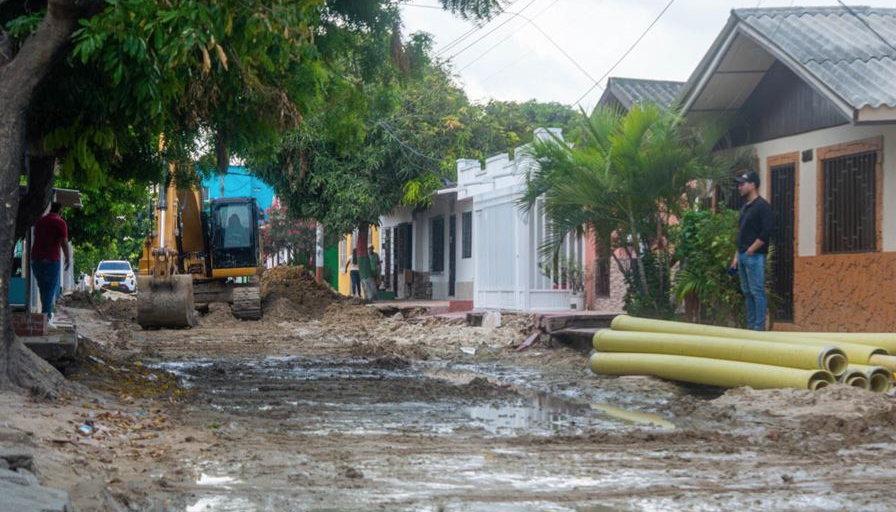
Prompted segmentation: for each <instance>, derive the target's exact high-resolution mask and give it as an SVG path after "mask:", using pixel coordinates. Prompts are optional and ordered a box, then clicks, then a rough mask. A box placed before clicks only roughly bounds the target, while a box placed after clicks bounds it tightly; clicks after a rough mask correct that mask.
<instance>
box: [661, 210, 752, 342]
mask: <svg viewBox="0 0 896 512" xmlns="http://www.w3.org/2000/svg"><path fill="white" fill-rule="evenodd" d="M737 215H738V214H737V212H736V211H734V210H729V209H727V208H723V209H721V210H719V211H718V212H714V211H712V210H697V209H690V210H688V211H687V212H686V213H685V214H684V215H682V217H681V219H680V224H678V225H677V226H675V227H674V228H673V229H672V242H673V245H674V246H675V253H676V256H677V258H678V260H679V261H680V262H681V268H680V269H679V271H678V272H677V273H676V275H675V280H674V286H673V293H674V296H675V299H676V302H677V303H678V304H681V303H684V304H685V305H686V312H687V313H688V314H689V315H691V319H692V320H696V321H699V322H701V323H709V324H714V325H731V326H743V325H744V321H745V318H746V316H745V308H744V300H743V296H742V295H741V293H740V283H739V281H738V278H737V276H729V275H728V274H727V270H728V266H729V265H730V264H731V255H732V253H733V251H734V249H733V248H734V247H736V246H737Z"/></svg>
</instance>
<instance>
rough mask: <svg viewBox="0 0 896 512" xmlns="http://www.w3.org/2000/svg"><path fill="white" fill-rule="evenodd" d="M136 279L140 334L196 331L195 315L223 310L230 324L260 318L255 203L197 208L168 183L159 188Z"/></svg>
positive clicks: (191, 191) (195, 195)
mask: <svg viewBox="0 0 896 512" xmlns="http://www.w3.org/2000/svg"><path fill="white" fill-rule="evenodd" d="M158 195H159V197H158V202H157V203H156V204H155V206H154V208H153V209H152V212H151V215H149V218H148V220H149V230H148V234H147V236H146V238H145V239H144V242H143V256H142V257H141V258H140V270H139V275H138V276H137V323H138V324H140V326H141V327H143V328H144V329H159V328H183V327H191V326H193V325H195V324H196V314H195V311H196V310H197V309H199V310H202V309H207V308H208V305H209V304H210V303H213V302H226V303H229V304H230V308H231V313H232V314H233V316H234V317H236V318H239V319H245V320H258V319H260V318H261V293H260V288H259V276H260V273H261V263H262V255H261V238H260V234H259V229H258V221H259V211H258V206H257V205H256V202H255V198H252V197H235V198H217V199H213V200H211V201H206V200H204V197H203V196H204V195H205V193H204V192H203V191H201V190H199V189H196V188H195V187H184V186H181V187H179V186H177V185H176V184H175V180H174V179H173V177H172V176H171V175H169V176H168V178H167V179H166V183H165V184H164V185H161V186H160V187H159V194H158Z"/></svg>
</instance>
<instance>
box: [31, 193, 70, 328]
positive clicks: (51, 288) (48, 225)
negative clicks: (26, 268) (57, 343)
mask: <svg viewBox="0 0 896 512" xmlns="http://www.w3.org/2000/svg"><path fill="white" fill-rule="evenodd" d="M60 211H62V205H61V204H59V203H53V204H52V205H50V212H49V213H47V214H46V215H44V216H43V217H41V218H40V220H38V221H37V223H36V224H34V244H32V245H31V272H32V273H33V274H34V278H35V280H37V287H38V289H39V290H40V303H41V305H42V307H43V312H44V313H46V314H47V319H48V320H52V319H53V306H54V304H55V303H56V298H57V297H58V296H59V277H60V273H61V272H60V271H61V266H62V265H63V264H64V265H65V269H66V270H68V267H69V264H70V263H71V258H70V256H69V252H68V225H66V223H65V221H64V220H62V217H60V216H59V212H60ZM60 249H61V250H62V255H63V257H64V262H60V261H59V251H60Z"/></svg>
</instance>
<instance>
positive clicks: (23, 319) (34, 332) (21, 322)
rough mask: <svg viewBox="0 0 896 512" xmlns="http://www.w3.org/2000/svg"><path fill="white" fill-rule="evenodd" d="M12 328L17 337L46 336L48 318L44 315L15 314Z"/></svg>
mask: <svg viewBox="0 0 896 512" xmlns="http://www.w3.org/2000/svg"><path fill="white" fill-rule="evenodd" d="M12 328H13V330H14V331H15V333H16V335H17V336H46V334H47V316H46V315H44V314H43V313H13V314H12Z"/></svg>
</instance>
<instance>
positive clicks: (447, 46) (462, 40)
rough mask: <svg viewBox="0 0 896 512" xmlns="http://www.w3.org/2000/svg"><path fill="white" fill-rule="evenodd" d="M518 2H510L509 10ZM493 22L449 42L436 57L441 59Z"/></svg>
mask: <svg viewBox="0 0 896 512" xmlns="http://www.w3.org/2000/svg"><path fill="white" fill-rule="evenodd" d="M518 1H519V0H513V1H512V2H510V5H508V6H507V8H508V9H509V8H511V7H513V5H514V4H515V3H517V2H518ZM492 19H494V18H492ZM491 21H492V20H488V21H487V22H485V23H484V24H482V25H481V26H476V27H473V28H471V29H470V30H468V31H467V32H465V33H463V34H461V35H460V36H458V37H456V38H455V39H454V40H452V41H451V42H449V43H448V44H447V45H445V46H444V47H443V48H442V49H441V50H439V51H437V52H436V53H435V56H436V57H439V56H441V55H444V54H445V53H447V52H448V50H450V49H452V48H454V47H455V46H457V45H458V44H460V43H462V42H464V40H466V39H467V38H468V37H470V36H471V35H472V34H473V33H474V32H477V31H479V30H482V29H484V28H485V26H486V25H488V24H489V23H490V22H491Z"/></svg>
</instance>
